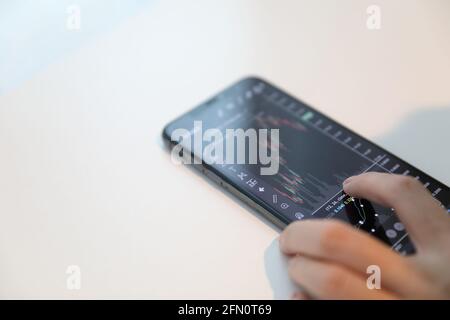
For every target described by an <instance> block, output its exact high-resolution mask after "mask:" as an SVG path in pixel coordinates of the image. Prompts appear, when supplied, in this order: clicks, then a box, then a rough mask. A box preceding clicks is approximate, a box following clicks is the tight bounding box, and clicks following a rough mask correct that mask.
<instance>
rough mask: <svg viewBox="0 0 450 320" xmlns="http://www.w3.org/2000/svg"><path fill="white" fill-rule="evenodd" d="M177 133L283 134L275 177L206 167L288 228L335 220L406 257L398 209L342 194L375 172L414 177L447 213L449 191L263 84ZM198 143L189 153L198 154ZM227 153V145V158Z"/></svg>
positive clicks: (255, 169)
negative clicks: (354, 179) (352, 181)
mask: <svg viewBox="0 0 450 320" xmlns="http://www.w3.org/2000/svg"><path fill="white" fill-rule="evenodd" d="M195 121H197V123H196V125H195V124H194V122H195ZM199 123H200V124H201V128H200V129H199V126H198V124H199ZM176 128H185V129H187V130H188V131H189V134H192V135H194V134H195V132H197V133H199V132H198V131H201V132H205V131H207V130H208V129H210V128H215V129H219V130H220V131H221V132H222V133H223V136H224V137H225V138H224V139H226V137H227V135H226V133H225V131H226V130H227V129H243V130H247V129H256V130H259V129H269V130H273V129H278V136H279V139H278V148H277V149H278V157H279V161H278V164H277V172H276V174H269V175H262V174H261V167H263V165H262V164H260V163H256V164H251V163H237V162H238V161H229V162H226V161H222V162H220V161H218V163H210V164H208V165H207V166H209V167H210V169H212V170H213V171H214V172H216V173H217V174H218V175H219V176H220V177H222V178H223V179H225V180H226V181H227V182H228V183H230V184H232V185H233V186H234V187H236V188H238V189H239V190H240V191H242V192H243V193H245V194H246V195H247V196H249V197H251V198H252V199H254V200H255V201H257V202H258V203H259V204H261V205H262V206H263V207H264V208H266V209H267V210H269V211H270V212H272V213H274V214H275V215H276V216H278V217H279V218H280V219H281V220H282V221H284V222H285V223H287V224H288V223H290V222H293V221H296V220H302V219H316V218H336V219H340V220H344V221H346V222H348V223H350V224H351V225H353V226H354V227H355V228H358V229H362V230H364V231H366V232H368V233H370V234H373V235H374V236H375V237H377V238H379V239H380V240H382V241H384V242H385V243H387V244H389V245H390V246H392V248H393V249H394V250H396V251H398V252H400V253H402V254H409V253H413V252H414V246H413V244H412V243H411V242H410V241H409V238H408V233H407V230H405V227H404V225H403V224H402V223H401V222H400V221H399V220H398V219H397V217H396V214H395V211H394V210H393V209H391V208H385V207H382V206H380V205H378V204H375V203H371V202H369V201H366V200H364V199H356V198H352V197H350V196H348V195H346V194H345V193H344V192H343V188H342V183H343V181H344V180H345V179H346V178H347V177H350V176H352V175H357V174H360V173H363V172H369V171H376V172H387V173H395V174H402V175H409V176H413V177H415V178H416V179H419V180H420V181H421V182H422V183H423V184H424V186H425V187H426V188H428V190H429V191H430V192H431V194H432V195H433V197H435V198H436V199H437V200H438V201H440V203H441V204H442V206H443V207H445V208H446V210H447V211H448V209H449V203H450V192H449V188H448V187H447V186H445V185H444V184H442V183H440V182H438V181H437V180H435V179H433V178H432V177H430V176H429V175H427V174H425V173H423V172H421V171H420V170H418V169H417V168H414V167H413V166H411V165H409V164H408V163H406V162H405V161H402V160H401V159H399V158H398V157H396V156H394V155H392V154H391V153H389V152H387V151H386V150H384V149H382V148H381V147H378V146H377V145H375V144H373V143H371V142H370V141H368V140H366V139H364V138H362V137H361V136H359V135H357V134H355V133H354V132H352V131H351V130H349V129H347V128H345V127H343V126H342V125H339V124H338V123H336V122H335V121H333V120H331V119H330V118H328V117H327V116H325V115H323V114H321V113H320V112H318V111H316V110H314V109H313V108H311V107H309V106H307V105H306V104H305V103H303V102H301V101H299V100H298V99H295V98H294V97H292V96H290V95H289V94H287V93H285V92H283V91H282V90H280V89H278V88H276V87H274V86H273V85H271V84H269V83H268V82H266V81H264V80H261V79H257V78H248V79H244V80H242V81H240V82H238V83H237V84H235V85H233V86H231V87H230V88H228V89H226V90H225V91H223V92H222V93H220V94H219V95H217V96H216V97H214V98H213V99H211V100H209V101H208V102H206V103H205V104H203V105H201V106H199V107H198V108H196V109H194V110H192V111H191V112H189V113H188V114H186V115H184V116H182V117H180V118H179V119H178V120H176V121H174V122H172V123H171V124H170V125H169V126H168V127H167V128H166V130H167V131H168V132H169V133H170V132H173V130H175V129H176ZM166 134H167V133H166ZM192 141H193V140H191V142H192ZM210 141H214V140H213V139H210ZM178 142H179V141H178ZM215 142H217V141H215ZM225 142H226V141H225ZM193 144H194V142H192V144H190V147H191V148H192V149H190V152H192V153H195V151H194V149H195V147H193ZM271 146H272V144H271V143H269V148H268V149H270V147H271ZM185 147H187V145H185ZM205 147H206V146H204V145H203V146H202V148H201V149H197V150H202V151H204V150H205ZM272 147H273V146H272ZM234 148H238V147H237V146H234ZM227 150H228V151H229V150H230V149H227V148H226V147H223V153H224V154H223V155H222V156H223V158H225V157H226V152H227ZM269 151H270V150H269ZM246 154H248V152H247V153H246ZM210 162H211V161H210ZM265 166H266V167H267V166H268V164H267V163H266V165H265Z"/></svg>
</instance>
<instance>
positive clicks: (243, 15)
mask: <svg viewBox="0 0 450 320" xmlns="http://www.w3.org/2000/svg"><path fill="white" fill-rule="evenodd" d="M74 4H75V5H77V6H78V7H79V9H80V18H81V19H80V21H81V24H80V29H79V30H71V29H70V28H69V29H68V28H67V19H68V17H69V14H68V12H67V8H68V6H70V5H74ZM372 4H376V5H378V6H379V7H380V9H381V29H379V30H369V29H368V28H367V26H366V20H367V18H368V15H367V13H366V9H367V7H368V6H369V5H372ZM449 57H450V2H448V1H446V0H422V1H418V0H398V1H388V0H379V1H377V2H376V3H373V2H372V1H366V0H342V1H336V0H334V1H332V0H327V1H324V0H322V1H313V0H309V1H305V0H296V1H294V0H283V1H275V0H223V1H219V0H217V1H206V0H194V1H181V0H179V1H176V0H141V1H139V0H135V1H125V0H124V1H103V0H95V1H94V0H91V1H86V0H84V1H82V0H75V1H56V0H55V1H50V0H40V1H26V0H22V1H12V0H3V1H2V2H1V3H0V297H1V298H268V299H270V298H273V297H276V298H286V297H288V295H289V290H290V285H289V283H288V282H287V280H286V277H285V274H284V270H283V262H282V259H281V257H280V255H279V254H278V251H277V247H276V242H274V239H276V237H277V235H278V232H277V230H275V229H273V228H272V227H271V226H270V224H268V223H265V222H264V221H263V220H261V219H260V218H258V216H257V215H254V214H252V213H250V212H249V211H248V209H247V208H245V207H243V206H242V205H241V204H240V203H239V202H236V201H234V200H233V199H232V198H231V197H229V196H227V195H226V194H224V193H223V192H221V191H220V190H219V189H218V188H215V187H214V186H213V185H211V184H208V183H207V182H205V180H204V179H203V178H202V177H200V176H198V175H196V174H194V173H193V172H192V171H191V170H189V169H187V168H185V167H178V166H175V165H173V164H172V163H171V161H170V156H169V154H167V153H166V152H165V151H164V150H163V149H162V147H161V143H160V132H161V130H162V128H163V126H164V125H165V124H166V122H168V121H170V120H172V118H174V117H176V116H178V115H179V114H181V113H182V112H184V111H186V110H187V109H188V108H191V107H193V106H194V105H196V104H197V103H199V102H201V101H202V100H204V99H206V98H207V97H209V96H211V95H212V94H214V93H216V92H217V91H219V90H221V89H223V88H224V87H225V86H227V85H229V84H231V83H232V82H234V81H235V80H238V79H240V78H242V77H244V76H247V75H258V76H262V77H264V78H266V79H268V80H269V81H271V82H273V83H275V84H277V85H279V86H281V87H282V88H285V89H286V90H287V91H288V92H290V93H292V94H293V95H294V96H297V97H299V98H301V99H302V100H304V101H306V102H308V103H310V104H311V105H312V106H314V107H316V108H317V109H319V110H321V111H323V112H324V113H326V114H328V115H329V116H331V117H333V118H335V119H336V120H338V121H340V122H341V123H343V124H345V125H347V126H348V127H350V128H352V129H353V130H355V131H356V132H359V133H361V134H362V135H364V136H366V137H368V138H369V139H373V140H375V141H376V142H379V143H380V144H381V145H383V146H384V147H386V148H387V149H389V150H390V151H392V152H394V153H396V154H398V155H399V156H400V157H402V158H404V159H405V160H407V161H409V162H411V163H412V164H414V165H416V166H418V167H419V168H421V169H423V170H424V171H426V172H428V173H429V174H431V175H432V176H434V177H435V178H437V179H439V180H441V181H442V182H444V183H446V184H447V185H448V184H450V171H449V170H448V159H449V156H450V151H449V148H448V141H449V139H450V134H449V132H448V128H449V124H450V90H449V89H450V88H449V84H450V58H449ZM69 265H78V266H80V268H81V274H82V278H81V279H82V282H81V289H80V290H68V289H67V287H66V280H67V274H66V268H67V267H68V266H69Z"/></svg>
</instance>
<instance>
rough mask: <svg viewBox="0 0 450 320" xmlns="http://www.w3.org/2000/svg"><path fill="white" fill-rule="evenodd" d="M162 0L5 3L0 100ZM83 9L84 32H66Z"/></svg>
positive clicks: (0, 20)
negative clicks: (75, 9) (74, 12)
mask: <svg viewBox="0 0 450 320" xmlns="http://www.w3.org/2000/svg"><path fill="white" fill-rule="evenodd" d="M154 1H156V0H0V94H4V93H5V92H7V91H9V90H12V89H14V88H16V87H17V86H19V85H20V84H22V83H23V82H24V81H26V80H28V79H30V78H31V77H33V75H35V74H36V73H38V72H40V71H42V70H44V69H45V68H46V67H47V66H49V65H50V64H52V63H54V62H56V61H58V60H59V59H61V58H63V57H64V56H65V55H67V54H69V53H71V52H73V51H74V50H76V49H78V48H79V47H81V46H83V45H86V44H88V43H89V41H91V40H93V39H95V38H97V37H99V36H101V35H104V34H106V33H108V32H110V31H111V30H112V29H114V28H115V27H117V26H118V25H119V24H120V23H122V22H123V21H124V20H126V19H128V18H130V17H132V16H133V15H135V14H137V13H138V12H139V11H140V10H141V9H144V8H146V7H148V6H149V5H150V4H151V3H152V2H154ZM71 5H77V6H79V8H80V18H81V19H80V21H81V28H80V30H70V29H68V28H67V27H66V23H67V19H68V17H69V13H68V12H67V10H68V8H69V7H70V6H71Z"/></svg>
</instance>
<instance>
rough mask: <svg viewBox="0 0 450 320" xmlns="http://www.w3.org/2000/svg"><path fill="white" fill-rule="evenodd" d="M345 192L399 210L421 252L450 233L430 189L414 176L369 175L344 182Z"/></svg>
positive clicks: (443, 212)
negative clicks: (422, 247) (426, 246)
mask: <svg viewBox="0 0 450 320" xmlns="http://www.w3.org/2000/svg"><path fill="white" fill-rule="evenodd" d="M344 191H345V192H346V193H347V194H349V195H351V196H354V197H357V198H364V199H367V200H370V201H374V202H377V203H379V204H381V205H384V206H386V207H391V208H394V209H395V212H396V213H397V214H398V217H399V218H400V220H402V222H403V223H404V225H405V227H406V229H407V230H408V232H409V234H410V235H411V238H412V239H413V240H414V242H415V244H416V245H417V247H418V249H420V247H421V246H423V245H424V244H425V245H426V244H427V243H429V242H435V241H436V240H438V239H439V238H440V235H442V234H445V233H446V232H447V231H446V230H448V227H449V226H448V224H449V223H450V222H449V219H448V217H447V215H446V213H445V211H444V210H443V209H442V208H441V207H440V205H439V203H438V202H437V200H436V199H434V198H433V197H432V196H431V194H430V193H429V192H428V190H427V189H426V188H425V187H424V186H423V185H422V184H421V183H420V182H419V181H417V180H416V179H414V178H412V177H407V176H402V175H396V174H388V173H378V172H367V173H363V174H361V175H358V176H354V177H351V178H349V179H347V180H346V181H345V182H344Z"/></svg>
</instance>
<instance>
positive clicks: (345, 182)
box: [343, 177, 353, 185]
mask: <svg viewBox="0 0 450 320" xmlns="http://www.w3.org/2000/svg"><path fill="white" fill-rule="evenodd" d="M352 179H353V177H349V178H347V179H345V180H344V183H343V184H344V185H346V184H348V183H349V182H350V181H352Z"/></svg>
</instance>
